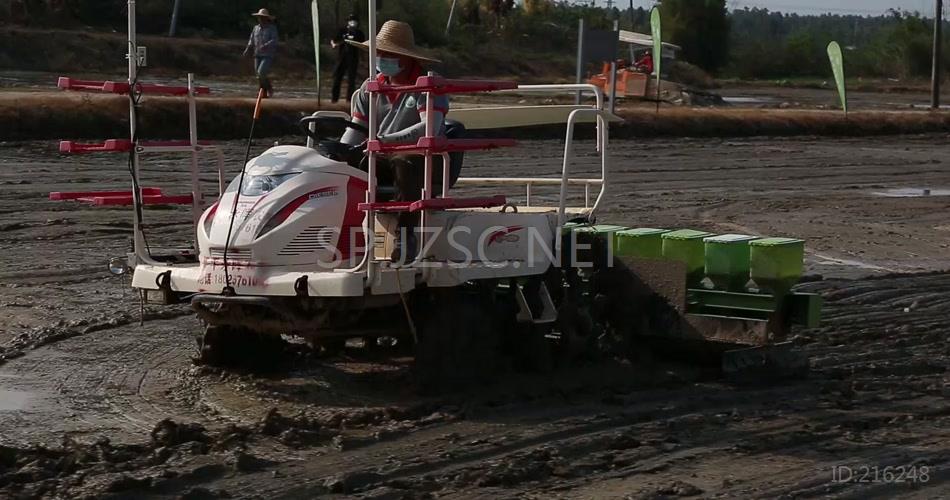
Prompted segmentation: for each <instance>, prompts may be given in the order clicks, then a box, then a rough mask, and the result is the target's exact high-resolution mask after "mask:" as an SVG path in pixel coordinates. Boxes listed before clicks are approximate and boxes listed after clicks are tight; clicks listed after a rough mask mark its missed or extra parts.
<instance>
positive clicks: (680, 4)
mask: <svg viewBox="0 0 950 500" xmlns="http://www.w3.org/2000/svg"><path fill="white" fill-rule="evenodd" d="M660 8H661V12H662V14H663V32H664V33H665V34H667V36H668V37H669V40H670V41H672V42H673V43H675V44H677V45H679V46H681V47H683V58H685V59H686V60H687V61H689V62H691V63H693V64H696V65H698V66H700V67H701V68H703V69H705V70H707V71H715V70H717V69H719V68H720V67H722V66H723V64H725V63H726V60H727V59H728V57H729V19H728V17H727V11H726V1H725V0H663V3H662V5H661V7H660Z"/></svg>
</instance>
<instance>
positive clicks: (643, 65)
mask: <svg viewBox="0 0 950 500" xmlns="http://www.w3.org/2000/svg"><path fill="white" fill-rule="evenodd" d="M633 67H634V69H636V70H637V71H639V72H641V73H646V74H648V75H652V74H653V53H652V52H651V51H649V50H647V51H646V52H644V53H643V57H641V58H640V59H638V60H637V62H635V63H634V64H633Z"/></svg>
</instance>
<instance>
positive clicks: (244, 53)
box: [241, 49, 248, 57]
mask: <svg viewBox="0 0 950 500" xmlns="http://www.w3.org/2000/svg"><path fill="white" fill-rule="evenodd" d="M247 53H248V50H247V49H244V52H243V53H242V54H241V56H242V57H247Z"/></svg>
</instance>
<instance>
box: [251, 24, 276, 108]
mask: <svg viewBox="0 0 950 500" xmlns="http://www.w3.org/2000/svg"><path fill="white" fill-rule="evenodd" d="M251 16H253V17H256V18H257V26H254V29H253V30H252V31H251V37H250V39H248V41H247V47H245V48H244V55H245V56H246V55H247V54H248V53H249V52H250V50H251V48H252V47H253V48H254V73H255V74H256V75H257V81H258V84H259V85H260V88H262V89H264V92H265V96H266V97H270V96H272V95H273V94H274V88H273V87H272V86H271V83H270V78H269V77H268V75H270V70H271V66H273V65H274V58H275V57H277V26H275V25H274V16H272V15H270V12H268V11H267V9H261V10H259V11H257V12H255V13H253V14H251Z"/></svg>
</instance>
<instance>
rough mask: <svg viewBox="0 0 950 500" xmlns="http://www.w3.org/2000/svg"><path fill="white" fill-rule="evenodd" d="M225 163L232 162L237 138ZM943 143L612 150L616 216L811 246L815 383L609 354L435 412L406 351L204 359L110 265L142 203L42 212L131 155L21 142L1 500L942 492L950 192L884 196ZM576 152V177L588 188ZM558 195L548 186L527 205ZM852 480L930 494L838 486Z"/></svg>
mask: <svg viewBox="0 0 950 500" xmlns="http://www.w3.org/2000/svg"><path fill="white" fill-rule="evenodd" d="M230 146H233V148H229V150H230V153H229V154H228V165H227V167H228V169H229V171H231V172H234V171H236V170H237V169H238V168H239V162H240V158H239V157H238V156H239V155H240V154H241V153H242V152H243V149H242V148H241V147H240V146H241V145H240V144H239V143H231V144H230ZM258 146H259V147H258V148H256V149H257V150H258V151H259V150H261V149H263V147H264V146H265V143H264V142H263V141H262V142H261V143H260V144H259V145H258ZM588 146H589V145H588ZM948 147H950V140H948V139H947V138H946V137H933V136H928V137H890V138H875V139H862V140H858V139H852V140H819V139H794V140H772V139H750V140H716V141H710V140H678V141H642V142H634V141H616V142H614V143H613V144H612V148H611V150H612V152H613V167H612V168H613V170H614V172H615V175H614V176H613V179H614V180H615V182H614V183H613V184H611V185H610V187H609V190H608V194H607V198H605V202H604V203H605V204H604V211H603V212H602V213H601V215H600V220H601V221H603V222H610V223H618V224H624V225H630V226H644V227H667V228H687V227H690V228H696V229H709V230H714V231H719V232H721V233H726V232H743V233H749V234H761V235H770V236H794V237H801V238H804V239H806V240H807V242H808V249H807V252H808V256H807V274H808V275H809V277H810V279H809V280H808V282H807V283H804V284H803V285H801V286H800V287H801V288H802V289H803V290H806V291H812V292H818V293H821V294H822V295H823V296H824V297H825V300H826V306H825V309H824V311H823V323H822V326H821V327H819V328H817V329H813V330H798V331H795V332H794V335H795V338H794V340H795V342H797V343H798V344H799V345H800V346H801V348H802V349H804V350H805V352H807V353H808V354H809V356H810V358H811V363H812V371H811V375H810V376H809V378H808V379H806V380H800V381H789V382H783V383H778V384H771V385H767V384H758V385H756V384H753V385H744V386H735V385H730V384H727V383H725V382H723V381H721V380H717V379H716V378H715V377H711V376H709V374H708V373H704V372H703V371H702V370H699V369H697V368H696V367H693V366H690V365H689V364H688V363H687V364H682V363H681V364H669V363H645V364H643V365H630V364H627V363H619V362H611V361H605V362H602V363H599V364H590V365H584V366H579V367H577V368H573V369H571V370H570V371H568V372H565V373H559V374H557V375H555V376H540V375H533V374H519V373H511V374H508V375H505V376H504V379H503V380H499V381H497V382H495V383H494V384H492V385H489V386H485V387H479V388H477V389H471V390H468V391H465V392H459V393H457V394H443V395H439V396H421V395H419V394H418V393H417V392H416V391H415V389H414V387H413V382H412V377H411V376H410V373H409V367H410V364H411V359H409V358H408V357H403V356H395V357H375V356H369V355H365V354H361V353H360V352H358V351H352V350H351V351H347V352H346V353H345V354H344V355H341V356H336V357H331V358H324V359H316V358H315V357H314V356H312V355H307V354H304V353H302V352H301V351H298V352H296V353H295V354H288V355H287V356H286V359H285V360H284V361H283V363H282V365H281V366H279V367H276V368H275V369H274V370H273V371H271V372H270V373H263V374H261V373H258V374H252V373H243V372H236V371H231V372H224V371H219V370H213V369H208V368H202V367H197V366H195V365H194V364H193V363H192V361H191V358H192V356H193V355H194V354H195V342H194V335H195V333H196V332H197V331H198V323H197V321H196V320H195V319H194V317H193V316H192V314H191V312H190V311H189V310H188V309H187V308H185V307H159V306H155V305H147V306H146V307H145V309H144V314H143V311H142V310H140V305H139V301H138V297H137V296H136V295H135V294H134V293H133V292H132V291H131V290H129V283H128V278H121V277H120V278H116V277H112V276H110V275H109V274H108V272H107V269H106V263H107V262H108V259H109V258H110V257H113V256H118V255H122V254H124V252H126V251H127V250H128V248H129V242H128V237H129V230H130V227H131V214H130V212H129V211H128V210H127V209H121V208H120V209H110V208H91V207H87V206H85V205H79V204H73V203H62V202H50V201H47V199H46V196H47V193H48V192H49V191H79V190H93V189H95V190H105V189H126V188H127V184H128V181H127V178H128V175H127V170H126V165H125V163H124V161H125V160H124V158H121V157H117V156H108V155H89V156H81V157H61V156H59V155H58V154H57V153H56V151H55V145H53V144H48V143H34V142H30V143H16V144H13V143H7V144H4V145H2V146H0V153H2V154H0V429H2V432H0V497H12V498H17V497H24V498H30V497H38V496H49V497H69V498H81V497H89V498H92V497H110V496H112V497H116V498H127V497H133V496H135V497H140V496H152V497H178V496H184V497H186V498H225V497H233V498H244V497H257V498H309V497H313V496H318V495H339V496H342V495H356V496H360V497H363V498H415V497H426V496H437V497H442V496H445V497H456V498H470V497H503V498H506V497H510V498H515V497H519V498H521V497H529V498H550V497H565V498H567V497H570V498H677V497H695V498H710V497H742V498H750V497H751V498H800V497H804V498H807V497H838V498H894V497H901V498H946V497H947V496H948V495H950V482H948V479H950V474H948V471H950V445H948V443H950V420H948V419H950V372H948V370H950V347H948V346H950V343H948V342H947V340H948V334H950V326H948V325H950V313H948V311H950V273H947V272H945V271H946V270H947V269H950V249H948V244H950V222H948V217H947V214H948V213H950V197H947V196H940V195H931V196H917V197H894V196H880V195H879V194H875V193H882V192H887V191H889V190H896V189H931V193H938V194H939V193H940V190H941V189H947V188H950V170H948V167H947V166H946V164H945V162H944V161H945V158H946V151H947V149H948ZM561 148H562V145H561V144H560V143H559V142H557V141H538V142H530V143H524V144H523V145H522V146H520V147H519V148H516V149H512V150H507V151H502V152H496V153H491V154H485V155H470V156H469V157H467V158H466V170H465V172H464V173H463V175H466V176H496V175H501V174H502V173H504V174H506V175H517V176H527V175H540V176H556V175H558V174H559V173H560V161H559V158H558V156H559V153H560V150H561ZM581 149H583V148H581ZM579 152H580V153H582V158H581V161H580V165H579V166H578V172H579V173H580V174H582V175H586V174H589V173H591V172H593V169H594V168H595V167H594V165H595V162H594V159H593V157H592V156H591V155H588V154H584V153H583V151H579ZM516 161H517V162H518V163H517V164H516V163H515V162H516ZM207 166H208V168H207V171H208V174H207V175H205V176H204V177H205V185H206V186H207V192H208V193H209V194H211V193H212V192H213V191H214V189H215V185H216V184H215V181H214V176H213V175H212V174H211V170H210V166H211V164H210V163H208V165H207ZM144 168H145V170H146V174H145V176H144V177H145V178H144V182H143V184H144V185H147V186H159V187H162V188H164V190H165V191H166V192H167V193H170V194H177V193H179V192H184V191H186V190H187V187H186V183H185V180H186V179H187V174H185V172H186V161H184V160H179V159H175V158H172V157H162V156H156V157H155V158H154V160H153V161H149V162H147V163H145V164H144ZM473 191H479V190H473ZM508 194H510V197H511V198H512V199H517V196H519V195H520V194H519V192H517V191H512V192H509V193H508ZM582 194H583V193H582V192H578V193H576V194H575V200H574V201H575V203H576V204H581V203H583V196H582ZM554 196H555V193H554V191H553V190H552V191H550V192H546V191H543V190H539V189H538V188H535V191H534V200H533V201H534V202H535V203H540V202H542V201H544V200H552V199H554ZM146 217H147V219H148V221H149V224H150V225H149V233H148V234H149V242H150V245H152V246H153V247H154V248H159V247H175V246H182V245H186V244H187V239H188V236H187V231H188V228H189V225H190V223H189V214H188V211H187V210H185V209H180V208H173V209H169V208H164V209H158V208H156V209H149V210H148V212H147V214H146ZM140 321H142V324H140ZM839 466H846V467H850V468H851V469H852V470H854V471H855V474H859V472H860V468H861V467H878V468H879V469H880V471H882V472H883V470H884V468H885V467H892V468H895V467H904V468H905V469H908V468H911V467H914V468H915V470H917V471H918V473H919V472H920V471H921V470H923V468H924V467H926V468H927V477H926V480H924V479H923V477H922V476H920V475H919V474H917V477H916V479H915V480H914V481H910V480H908V478H906V477H905V478H903V479H904V481H902V482H896V481H894V480H893V477H892V478H891V479H892V480H890V481H884V480H883V477H879V478H878V481H876V482H859V481H857V480H856V479H855V480H853V481H850V482H833V481H832V479H833V477H834V476H833V475H832V474H833V468H835V467H839Z"/></svg>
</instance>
